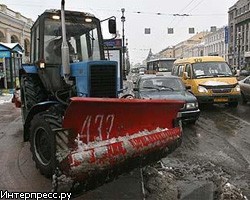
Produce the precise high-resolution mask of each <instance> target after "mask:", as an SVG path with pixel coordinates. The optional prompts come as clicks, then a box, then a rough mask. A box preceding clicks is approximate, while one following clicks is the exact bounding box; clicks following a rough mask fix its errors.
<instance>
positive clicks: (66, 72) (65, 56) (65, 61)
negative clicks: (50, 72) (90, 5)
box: [61, 0, 70, 84]
mask: <svg viewBox="0 0 250 200" xmlns="http://www.w3.org/2000/svg"><path fill="white" fill-rule="evenodd" d="M64 4H65V1H64V0H62V1H61V22H62V47H61V50H62V55H61V56H62V67H63V77H64V80H65V82H66V83H67V84H68V83H69V76H70V66H69V46H68V43H67V39H66V26H65V12H64Z"/></svg>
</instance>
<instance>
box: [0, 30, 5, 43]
mask: <svg viewBox="0 0 250 200" xmlns="http://www.w3.org/2000/svg"><path fill="white" fill-rule="evenodd" d="M0 42H5V37H4V34H3V33H2V32H1V31H0Z"/></svg>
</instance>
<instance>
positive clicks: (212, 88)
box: [171, 56, 240, 107]
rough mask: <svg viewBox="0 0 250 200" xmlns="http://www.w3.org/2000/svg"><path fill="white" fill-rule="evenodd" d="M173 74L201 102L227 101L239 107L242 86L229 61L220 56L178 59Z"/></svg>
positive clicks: (230, 104)
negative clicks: (179, 78) (180, 79)
mask: <svg viewBox="0 0 250 200" xmlns="http://www.w3.org/2000/svg"><path fill="white" fill-rule="evenodd" d="M171 74H172V75H175V76H179V77H181V78H182V80H183V82H184V83H185V85H186V86H187V87H190V89H191V92H192V93H193V94H194V95H195V96H196V97H197V99H198V102H199V103H200V104H201V103H211V104H214V103H227V104H228V105H229V106H232V107H237V105H238V102H239V100H240V87H239V85H238V81H237V79H236V77H235V76H234V74H233V72H232V70H231V68H230V67H229V65H228V64H227V62H226V61H225V60H224V59H223V58H222V57H220V56H202V57H190V58H183V59H177V60H176V61H175V62H174V65H173V68H172V72H171Z"/></svg>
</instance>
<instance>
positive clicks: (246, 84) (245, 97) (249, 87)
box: [238, 76, 250, 103]
mask: <svg viewBox="0 0 250 200" xmlns="http://www.w3.org/2000/svg"><path fill="white" fill-rule="evenodd" d="M238 83H239V85H240V91H241V97H242V102H243V103H246V102H247V101H250V76H247V77H246V78H244V79H243V80H241V81H239V82H238Z"/></svg>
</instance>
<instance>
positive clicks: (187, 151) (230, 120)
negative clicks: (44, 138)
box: [0, 102, 250, 200]
mask: <svg viewBox="0 0 250 200" xmlns="http://www.w3.org/2000/svg"><path fill="white" fill-rule="evenodd" d="M0 112H1V115H0V151H1V154H0V165H1V169H0V190H8V191H13V192H23V191H26V192H28V191H30V192H38V191H40V192H46V191H50V189H51V181H50V180H48V179H46V178H44V177H43V176H41V175H40V174H39V172H38V171H37V170H36V168H35V164H34V162H33V161H32V159H31V153H30V151H29V143H23V141H22V119H21V116H20V114H21V112H20V110H19V109H17V108H15V107H14V105H12V104H11V103H6V102H4V103H2V104H0ZM162 166H163V167H165V171H167V172H169V173H170V174H172V175H173V177H172V178H173V180H174V181H173V182H171V181H169V180H170V179H166V178H164V179H163V180H162V181H164V182H165V184H168V185H171V184H172V185H173V186H174V187H176V188H177V190H173V191H174V192H172V195H177V196H179V197H181V198H183V197H184V196H185V195H187V193H188V191H189V190H191V189H190V188H191V187H188V184H189V183H190V182H192V183H194V182H197V184H200V183H205V185H206V187H207V188H210V189H209V191H210V196H211V192H212V193H213V196H214V197H216V194H217V195H218V193H219V192H220V191H218V185H217V181H219V180H220V178H224V180H226V181H228V182H229V183H230V184H233V185H234V186H236V187H237V188H239V189H240V190H241V191H243V194H244V195H246V196H247V197H248V198H249V197H250V104H247V105H239V106H238V108H235V109H232V108H228V107H224V106H212V107H208V108H204V109H203V110H202V112H201V117H200V118H199V120H198V121H197V123H196V124H195V125H188V126H187V125H185V126H184V138H183V143H182V146H181V147H180V148H179V149H177V150H176V151H175V152H173V153H172V154H171V155H169V156H168V157H167V158H165V159H163V160H162ZM161 170H162V169H161ZM160 174H161V173H160ZM172 175H169V176H172ZM145 178H147V177H145ZM153 180H154V182H152V179H151V182H150V184H151V186H150V187H151V190H150V191H148V189H149V185H147V184H148V183H149V181H148V180H146V179H145V184H146V187H147V188H146V194H147V196H146V197H147V198H148V199H154V198H151V197H154V195H153V193H157V194H158V195H159V194H160V196H163V199H168V198H167V197H166V194H164V190H160V187H159V184H158V186H157V187H155V188H154V187H153V185H154V184H156V183H157V181H156V177H153ZM147 181H148V182H147ZM163 185H164V184H163V183H162V186H163ZM193 185H194V184H193ZM211 188H212V189H211ZM168 194H169V193H168ZM208 196H209V195H208ZM172 197H173V196H172ZM172 197H171V198H172ZM83 198H85V199H107V200H112V199H135V200H136V199H143V195H142V191H141V177H140V173H138V172H136V173H133V174H131V175H126V176H123V177H121V178H120V179H118V180H116V181H115V182H113V183H109V184H106V185H104V186H102V187H100V188H98V189H96V190H94V191H91V192H88V193H87V194H85V195H83V196H81V197H78V198H76V199H83ZM159 199H160V198H159ZM172 199H174V198H172ZM172 199H171V200H172ZM176 199H177V197H176ZM183 199H185V198H183ZM208 199H209V198H208ZM215 199H216V198H215ZM218 199H219V198H218Z"/></svg>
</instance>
